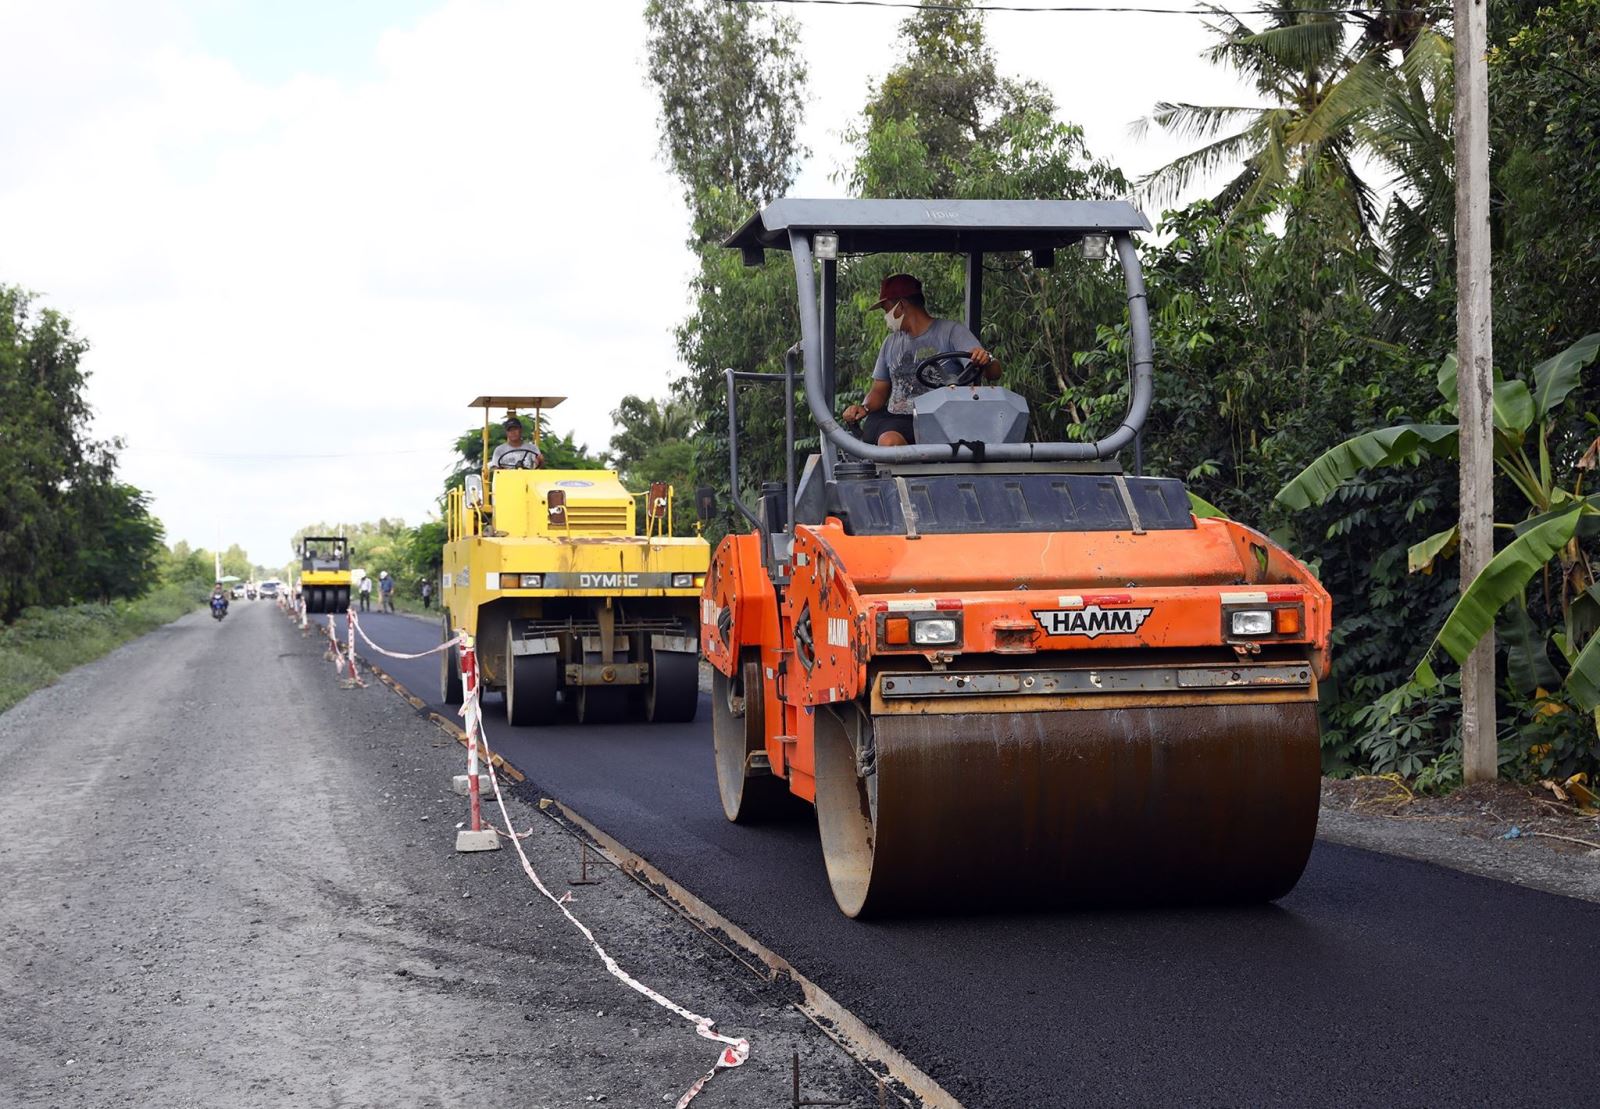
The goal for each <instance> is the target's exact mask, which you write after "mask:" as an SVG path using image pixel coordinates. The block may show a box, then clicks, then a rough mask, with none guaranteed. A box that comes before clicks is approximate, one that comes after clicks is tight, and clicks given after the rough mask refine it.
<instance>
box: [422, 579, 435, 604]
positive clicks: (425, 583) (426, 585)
mask: <svg viewBox="0 0 1600 1109" xmlns="http://www.w3.org/2000/svg"><path fill="white" fill-rule="evenodd" d="M432 599H433V583H432V582H431V581H429V580H428V579H427V578H423V579H422V608H423V611H427V609H428V602H429V601H430V600H432Z"/></svg>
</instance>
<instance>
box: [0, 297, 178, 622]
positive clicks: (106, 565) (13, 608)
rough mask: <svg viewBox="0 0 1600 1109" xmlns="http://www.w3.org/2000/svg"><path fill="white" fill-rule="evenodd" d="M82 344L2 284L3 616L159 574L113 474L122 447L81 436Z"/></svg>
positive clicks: (140, 586) (148, 529)
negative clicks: (118, 451) (33, 606)
mask: <svg viewBox="0 0 1600 1109" xmlns="http://www.w3.org/2000/svg"><path fill="white" fill-rule="evenodd" d="M88 349H89V344H88V343H87V342H86V341H85V340H84V339H82V338H80V337H79V336H78V335H77V334H76V333H75V332H74V331H73V328H72V324H71V321H69V320H68V319H67V318H66V317H65V316H62V315H61V314H60V313H58V312H55V311H52V310H50V309H44V310H41V311H38V312H35V311H34V308H33V299H32V298H31V297H30V296H29V295H28V294H26V293H24V292H23V291H22V290H20V289H17V288H14V287H10V286H0V412H3V413H4V414H5V416H4V419H3V420H0V621H9V620H11V619H14V618H15V617H16V616H17V614H18V613H20V612H21V611H22V609H24V608H26V607H28V606H30V605H61V604H65V603H67V602H69V601H74V600H109V599H111V598H113V597H136V596H138V595H140V594H142V593H143V592H144V591H145V590H146V589H147V588H148V587H149V586H150V585H152V584H154V581H155V578H156V553H157V551H158V550H159V548H160V546H161V542H160V537H161V525H160V524H159V523H158V522H156V521H155V520H154V519H153V518H151V516H150V514H149V508H148V499H147V497H146V496H145V494H144V493H142V492H141V491H139V490H137V489H134V488H132V487H131V486H128V485H126V484H123V483H121V482H119V481H117V479H116V464H117V455H116V452H117V450H118V449H119V448H120V446H121V444H120V443H118V442H116V441H115V440H113V441H111V442H98V441H96V440H94V439H92V438H91V437H90V435H89V430H88V425H89V418H90V411H89V405H88V402H87V400H86V399H85V397H84V389H85V386H86V384H87V381H88V374H87V373H86V372H85V371H84V370H83V369H82V366H81V362H82V359H83V356H84V355H85V354H86V353H87V351H88Z"/></svg>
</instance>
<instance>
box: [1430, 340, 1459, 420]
mask: <svg viewBox="0 0 1600 1109" xmlns="http://www.w3.org/2000/svg"><path fill="white" fill-rule="evenodd" d="M1459 377H1460V375H1459V374H1458V373H1457V370H1456V356H1455V355H1453V354H1447V355H1445V356H1444V360H1443V361H1441V362H1440V363H1439V369H1438V370H1437V371H1436V372H1435V374H1434V379H1433V383H1434V385H1435V386H1436V387H1437V388H1438V390H1439V395H1440V396H1441V397H1443V398H1444V403H1445V407H1446V408H1448V409H1450V414H1451V415H1452V416H1453V415H1455V414H1456V407H1457V405H1459V404H1460V402H1461V389H1460V385H1459V384H1458V378H1459Z"/></svg>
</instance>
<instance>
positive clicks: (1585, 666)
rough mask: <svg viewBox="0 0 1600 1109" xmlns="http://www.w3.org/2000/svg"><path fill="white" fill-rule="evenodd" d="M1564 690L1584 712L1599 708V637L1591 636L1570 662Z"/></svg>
mask: <svg viewBox="0 0 1600 1109" xmlns="http://www.w3.org/2000/svg"><path fill="white" fill-rule="evenodd" d="M1566 690H1567V693H1568V694H1569V695H1570V696H1571V697H1572V699H1573V700H1574V701H1576V702H1577V704H1578V707H1579V708H1581V709H1583V711H1584V712H1593V711H1594V710H1595V709H1596V708H1600V635H1591V636H1590V637H1589V642H1587V643H1585V644H1584V645H1583V650H1581V651H1579V652H1578V657H1577V658H1575V659H1573V660H1572V669H1571V670H1570V671H1568V672H1567V684H1566Z"/></svg>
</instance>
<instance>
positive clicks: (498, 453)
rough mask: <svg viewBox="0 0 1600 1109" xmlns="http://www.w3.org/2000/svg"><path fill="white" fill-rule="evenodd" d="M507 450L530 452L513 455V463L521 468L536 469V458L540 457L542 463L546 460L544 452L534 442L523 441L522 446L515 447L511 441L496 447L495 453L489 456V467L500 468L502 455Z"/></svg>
mask: <svg viewBox="0 0 1600 1109" xmlns="http://www.w3.org/2000/svg"><path fill="white" fill-rule="evenodd" d="M507 451H527V452H528V454H516V455H513V456H512V459H511V464H512V465H514V466H515V467H517V469H519V470H531V469H534V464H533V460H534V459H538V460H539V462H540V463H543V462H544V452H543V451H541V450H540V449H539V448H538V447H536V446H534V445H533V444H532V443H523V444H522V446H520V447H513V446H512V445H511V444H510V443H501V444H500V445H499V446H498V447H496V448H495V449H494V453H493V454H491V455H490V456H489V468H490V469H496V468H498V467H499V465H500V459H501V457H502V456H504V455H505V454H506V452H507Z"/></svg>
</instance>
